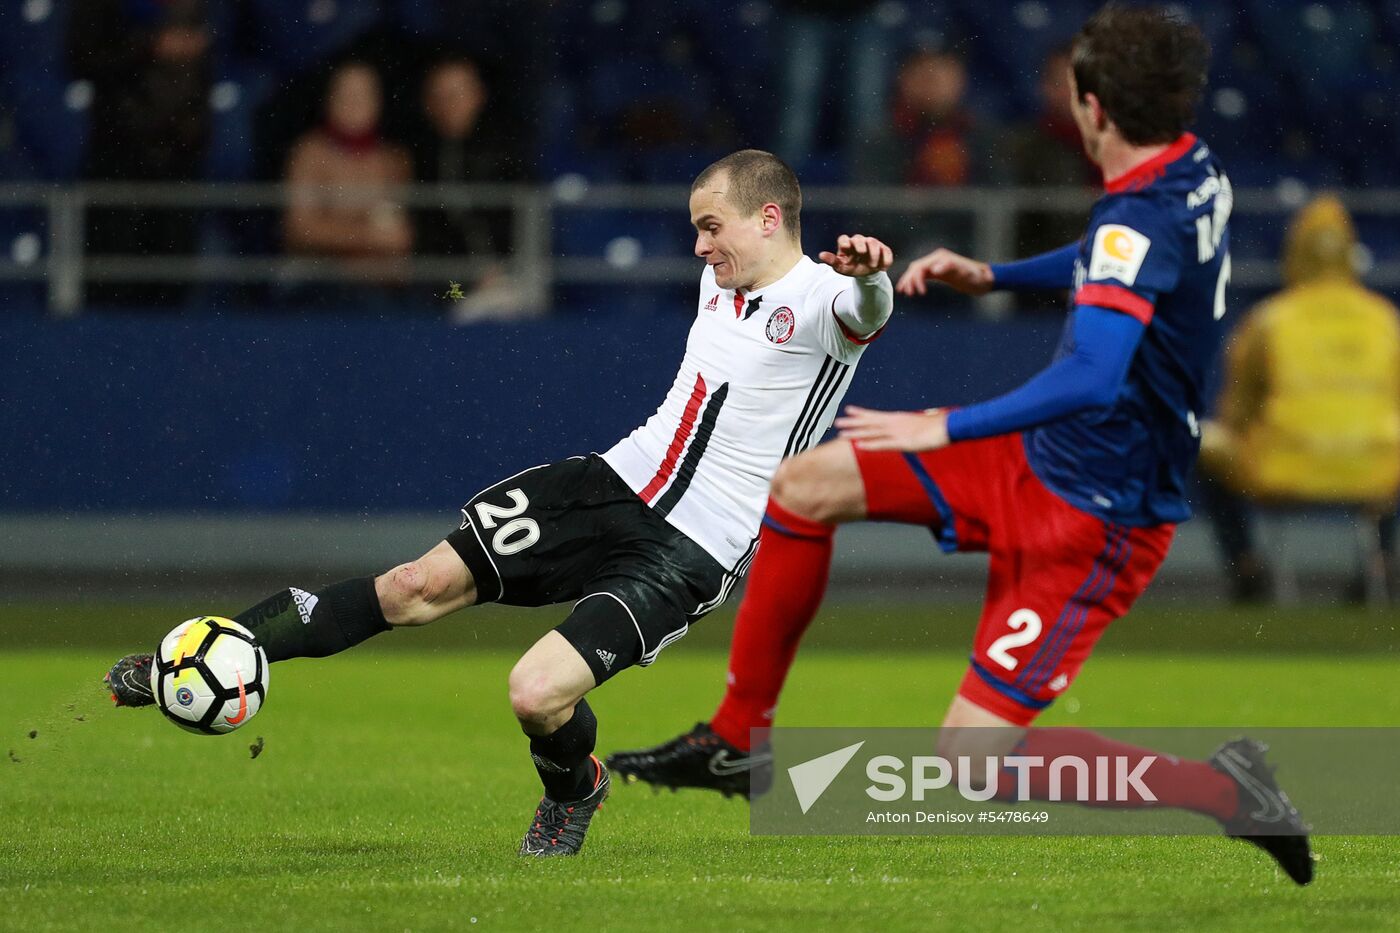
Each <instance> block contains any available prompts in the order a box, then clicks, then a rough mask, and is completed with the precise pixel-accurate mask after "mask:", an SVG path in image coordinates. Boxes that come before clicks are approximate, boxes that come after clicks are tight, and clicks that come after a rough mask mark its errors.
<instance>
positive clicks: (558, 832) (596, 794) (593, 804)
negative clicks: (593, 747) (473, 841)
mask: <svg viewBox="0 0 1400 933" xmlns="http://www.w3.org/2000/svg"><path fill="white" fill-rule="evenodd" d="M588 757H589V758H590V759H591V760H592V761H593V764H594V766H596V767H597V769H598V776H597V777H596V778H594V781H593V790H592V791H591V792H590V793H589V794H588V796H587V797H584V798H583V799H582V800H572V801H570V800H562V801H555V800H550V799H549V797H548V796H545V797H542V798H540V805H539V806H538V807H536V808H535V818H534V819H533V820H532V821H531V822H530V828H529V829H527V830H526V831H525V838H524V839H523V840H522V841H521V843H520V854H521V855H529V856H534V857H537V858H549V857H551V856H555V855H578V852H579V849H582V848H583V837H584V836H585V835H587V833H588V824H589V823H591V822H593V814H595V813H597V812H598V811H599V810H601V809H603V801H604V800H606V799H607V798H608V791H609V790H611V789H612V778H611V777H609V776H608V769H607V768H605V767H603V763H602V762H601V761H599V760H598V758H597V756H595V755H589V756H588Z"/></svg>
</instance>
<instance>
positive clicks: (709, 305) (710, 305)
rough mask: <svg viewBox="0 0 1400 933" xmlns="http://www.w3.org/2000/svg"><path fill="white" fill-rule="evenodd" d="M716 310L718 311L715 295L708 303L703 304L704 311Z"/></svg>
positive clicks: (717, 297) (717, 298)
mask: <svg viewBox="0 0 1400 933" xmlns="http://www.w3.org/2000/svg"><path fill="white" fill-rule="evenodd" d="M718 309H719V296H718V295H715V296H714V297H713V298H711V299H710V300H709V301H707V302H705V310H706V311H716V310H718Z"/></svg>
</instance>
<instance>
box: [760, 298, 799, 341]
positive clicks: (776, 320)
mask: <svg viewBox="0 0 1400 933" xmlns="http://www.w3.org/2000/svg"><path fill="white" fill-rule="evenodd" d="M796 330H797V316H796V315H794V314H793V313H792V309H791V308H789V307H788V306H787V305H783V307H781V308H779V309H777V310H776V311H774V312H773V313H772V314H770V315H768V324H767V326H766V327H764V329H763V332H764V333H765V334H767V335H768V339H769V340H771V341H772V342H773V343H787V342H788V341H789V340H791V339H792V335H793V332H794V331H796Z"/></svg>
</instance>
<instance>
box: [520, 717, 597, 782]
mask: <svg viewBox="0 0 1400 933" xmlns="http://www.w3.org/2000/svg"><path fill="white" fill-rule="evenodd" d="M597 739H598V720H597V718H596V717H595V716H594V715H593V710H592V709H590V708H589V706H588V701H587V700H579V701H578V705H577V706H575V707H574V716H573V718H572V719H570V720H569V721H568V722H566V723H564V724H563V725H562V726H560V727H559V728H558V729H555V730H554V731H553V732H551V733H550V734H549V735H532V736H530V757H531V758H533V759H535V770H536V771H538V772H539V773H540V780H541V781H543V782H544V792H545V794H547V795H548V796H549V798H550V799H551V800H555V801H560V800H582V799H583V798H584V797H587V796H588V795H589V793H591V792H592V790H593V782H594V781H595V780H596V779H597V777H598V775H597V774H596V772H595V771H594V768H593V762H592V759H591V758H590V757H589V756H590V755H591V754H592V753H593V746H594V744H595V743H596V742H597Z"/></svg>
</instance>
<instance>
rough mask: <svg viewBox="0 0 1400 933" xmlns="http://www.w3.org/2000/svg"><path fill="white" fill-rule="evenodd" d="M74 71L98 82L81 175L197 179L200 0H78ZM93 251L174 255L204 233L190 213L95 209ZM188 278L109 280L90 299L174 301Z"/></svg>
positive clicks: (201, 144)
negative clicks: (178, 280) (139, 0)
mask: <svg viewBox="0 0 1400 933" xmlns="http://www.w3.org/2000/svg"><path fill="white" fill-rule="evenodd" d="M68 58H69V64H70V66H71V68H72V74H73V77H75V78H78V79H82V80H85V81H89V82H91V84H92V88H93V102H92V136H91V139H90V141H89V143H88V151H87V158H86V167H85V170H84V176H85V177H86V178H89V179H92V180H96V181H135V182H141V181H145V182H152V181H187V180H191V179H195V178H198V177H199V172H200V168H201V164H202V162H203V159H204V154H205V150H206V149H207V146H208V139H209V118H208V108H207V103H206V102H207V101H208V98H209V86H210V73H209V31H208V28H207V26H206V19H205V9H204V5H203V4H202V3H201V2H200V0H163V2H159V3H156V2H148V3H134V2H125V0H76V2H75V3H74V4H73V9H72V12H71V14H70V16H69V31H68ZM90 216H91V225H90V227H89V231H88V249H89V251H90V252H91V253H93V254H96V255H101V254H120V255H138V256H174V255H181V254H187V253H189V252H190V250H191V246H192V244H194V243H195V242H196V241H197V240H198V236H197V230H198V214H197V213H196V212H194V211H190V210H172V209H169V208H163V209H148V208H139V207H138V208H102V209H95V210H93V211H92V212H91V215H90ZM187 292H188V287H187V286H185V285H176V284H168V283H167V284H150V283H110V284H105V285H99V286H94V287H92V288H91V289H90V290H89V294H88V300H89V301H90V302H93V303H97V304H113V305H143V306H151V305H172V304H179V303H180V302H182V301H183V300H184V297H185V295H186V294H187Z"/></svg>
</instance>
